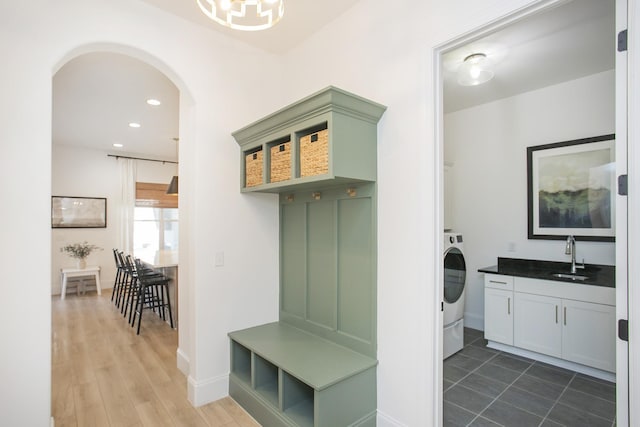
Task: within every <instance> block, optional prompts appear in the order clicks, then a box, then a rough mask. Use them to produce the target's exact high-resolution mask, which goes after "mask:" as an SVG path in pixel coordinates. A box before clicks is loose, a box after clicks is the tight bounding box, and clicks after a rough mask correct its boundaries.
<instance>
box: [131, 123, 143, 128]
mask: <svg viewBox="0 0 640 427" xmlns="http://www.w3.org/2000/svg"><path fill="white" fill-rule="evenodd" d="M129 127H130V128H139V127H140V123H136V122H131V123H129Z"/></svg>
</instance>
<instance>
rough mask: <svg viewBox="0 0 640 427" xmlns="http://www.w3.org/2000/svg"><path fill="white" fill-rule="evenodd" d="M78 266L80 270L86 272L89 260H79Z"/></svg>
mask: <svg viewBox="0 0 640 427" xmlns="http://www.w3.org/2000/svg"><path fill="white" fill-rule="evenodd" d="M77 266H78V268H79V269H80V270H84V269H85V268H86V267H87V260H86V259H84V258H78V261H77Z"/></svg>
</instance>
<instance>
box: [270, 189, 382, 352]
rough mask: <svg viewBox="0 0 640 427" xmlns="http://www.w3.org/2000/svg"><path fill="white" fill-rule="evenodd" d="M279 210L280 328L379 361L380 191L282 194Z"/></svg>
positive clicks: (336, 190)
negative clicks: (289, 327)
mask: <svg viewBox="0 0 640 427" xmlns="http://www.w3.org/2000/svg"><path fill="white" fill-rule="evenodd" d="M280 206H281V211H280V233H281V236H280V266H281V270H280V283H281V285H280V321H283V322H287V323H289V324H291V325H293V326H296V327H298V328H301V329H304V330H307V331H309V332H311V333H314V334H316V335H319V336H322V337H324V338H327V339H329V340H331V341H334V342H336V343H338V344H340V345H344V346H346V347H349V348H351V349H353V350H355V351H358V352H360V353H363V354H366V355H368V356H370V357H374V358H375V357H376V250H375V248H376V245H375V223H376V215H375V208H376V203H375V184H361V185H359V186H349V187H340V188H333V189H330V190H324V191H320V192H312V191H307V192H301V193H293V194H281V196H280Z"/></svg>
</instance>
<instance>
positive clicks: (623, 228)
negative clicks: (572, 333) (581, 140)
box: [615, 0, 629, 426]
mask: <svg viewBox="0 0 640 427" xmlns="http://www.w3.org/2000/svg"><path fill="white" fill-rule="evenodd" d="M626 29H627V0H616V34H619V33H620V32H621V31H623V30H626ZM615 61H616V62H615V63H616V79H615V80H616V83H615V85H616V89H615V90H616V97H615V98H616V100H615V108H616V147H615V149H616V176H620V175H624V174H627V173H628V167H627V145H628V144H627V93H628V89H627V86H628V84H627V71H628V61H627V52H616V60H615ZM627 202H628V200H627V196H620V195H619V194H618V195H616V222H615V224H616V322H617V320H618V319H628V260H629V259H628V247H627V240H628V230H627V218H628V206H627V205H628V203H627ZM616 335H617V331H616ZM616 385H617V387H616V391H617V397H616V425H619V426H628V425H629V346H628V343H627V342H626V341H623V340H621V339H620V338H619V337H616Z"/></svg>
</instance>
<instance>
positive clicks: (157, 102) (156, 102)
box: [147, 98, 162, 107]
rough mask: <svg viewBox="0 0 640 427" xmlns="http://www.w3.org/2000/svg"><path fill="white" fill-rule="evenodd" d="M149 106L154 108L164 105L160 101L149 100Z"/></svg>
mask: <svg viewBox="0 0 640 427" xmlns="http://www.w3.org/2000/svg"><path fill="white" fill-rule="evenodd" d="M147 104H149V105H153V106H154V107H157V106H158V105H160V104H162V103H161V102H160V101H158V100H157V99H153V98H149V99H147Z"/></svg>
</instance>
